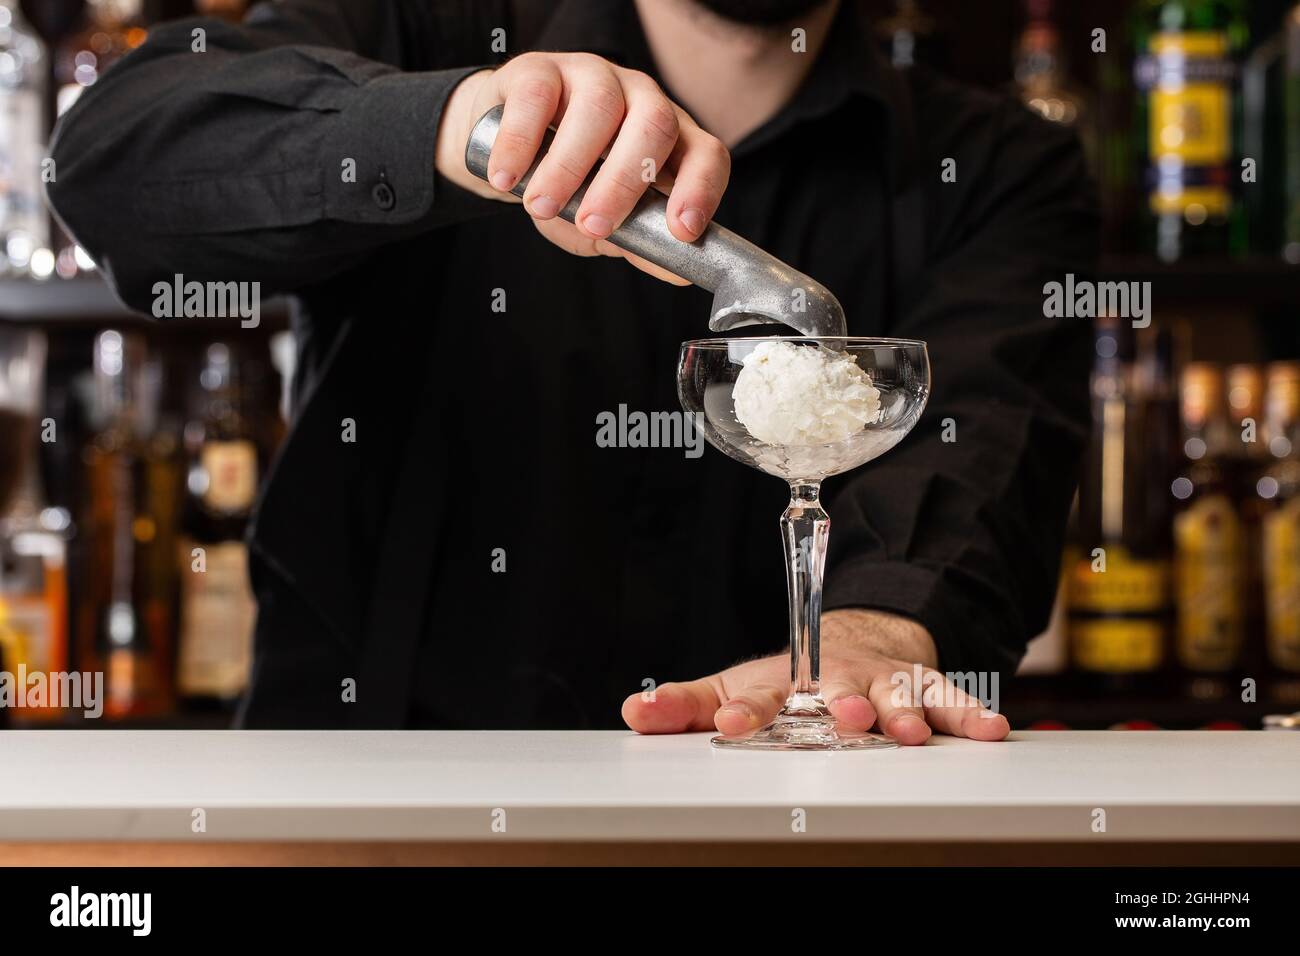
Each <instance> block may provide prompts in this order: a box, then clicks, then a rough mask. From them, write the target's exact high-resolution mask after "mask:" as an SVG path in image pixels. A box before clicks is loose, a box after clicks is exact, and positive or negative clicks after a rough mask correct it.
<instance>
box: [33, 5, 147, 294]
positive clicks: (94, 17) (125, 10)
mask: <svg viewBox="0 0 1300 956" xmlns="http://www.w3.org/2000/svg"><path fill="white" fill-rule="evenodd" d="M141 6H142V4H141V0H86V9H85V13H84V16H83V19H82V23H81V25H80V27H79V28H78V29H75V30H74V31H73V32H72V33H71V34H70V35H69V36H67V37H66V38H65V39H63V40H62V41H61V42H60V43H59V45H58V47H57V49H56V50H55V54H54V80H55V85H56V88H57V93H56V112H57V114H58V115H59V116H62V115H63V114H64V113H66V112H67V111H68V110H69V109H71V108H72V104H73V103H75V102H76V101H77V99H78V98H79V97H80V96H81V92H82V90H84V89H85V88H86V87H88V86H92V85H94V83H95V81H96V80H98V79H99V77H100V76H102V75H103V73H104V71H105V70H107V69H108V68H109V67H111V66H112V65H113V64H114V63H116V62H117V61H118V60H120V59H121V58H122V57H124V56H125V55H126V54H128V53H130V52H131V51H132V50H134V49H135V48H136V47H138V46H139V45H140V44H141V43H143V42H144V41H145V37H146V35H147V32H146V30H145V28H144V22H143V19H142V17H141ZM55 231H56V233H57V236H56V239H55V244H56V246H57V250H56V255H55V263H54V269H55V271H56V272H58V274H59V275H60V276H62V277H63V278H65V279H69V278H72V277H73V276H75V275H77V274H78V273H79V272H88V271H91V270H93V269H94V268H95V263H94V261H93V260H92V259H91V258H90V256H89V255H88V254H87V253H86V251H85V250H84V249H82V248H81V247H80V246H78V245H76V243H75V242H73V240H72V237H71V236H69V235H67V233H66V232H64V230H63V229H62V227H58V226H57V225H56V230H55Z"/></svg>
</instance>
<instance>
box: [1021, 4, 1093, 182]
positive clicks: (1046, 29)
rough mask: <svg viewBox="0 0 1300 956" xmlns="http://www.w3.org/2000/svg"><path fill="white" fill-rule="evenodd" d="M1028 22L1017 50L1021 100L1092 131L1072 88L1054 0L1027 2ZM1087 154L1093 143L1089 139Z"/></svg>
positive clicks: (1042, 112)
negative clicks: (1053, 8)
mask: <svg viewBox="0 0 1300 956" xmlns="http://www.w3.org/2000/svg"><path fill="white" fill-rule="evenodd" d="M1025 9H1026V13H1027V14H1028V22H1027V23H1026V24H1025V29H1024V31H1023V32H1021V34H1020V42H1019V43H1018V45H1017V50H1016V63H1015V75H1016V86H1017V87H1018V89H1019V92H1020V99H1021V101H1022V102H1023V103H1024V104H1025V105H1026V106H1028V107H1029V108H1030V109H1031V110H1033V111H1034V112H1035V113H1038V114H1039V115H1040V116H1042V117H1043V118H1044V119H1046V120H1050V121H1051V122H1053V123H1060V124H1062V125H1063V126H1075V127H1078V128H1079V130H1080V131H1081V132H1090V128H1089V126H1088V125H1087V119H1088V117H1087V112H1088V111H1087V109H1086V106H1085V103H1084V97H1083V96H1082V95H1081V94H1080V93H1078V92H1077V91H1076V90H1074V89H1072V88H1071V86H1070V83H1069V77H1068V74H1067V72H1066V63H1065V58H1064V55H1063V53H1062V50H1061V36H1060V32H1059V31H1058V30H1057V28H1056V24H1055V22H1053V20H1052V0H1027V2H1026V3H1025ZM1085 145H1087V146H1088V155H1089V158H1090V159H1091V158H1092V157H1093V152H1094V151H1093V148H1092V147H1093V145H1094V144H1093V143H1092V142H1091V137H1088V138H1087V142H1086V143H1085Z"/></svg>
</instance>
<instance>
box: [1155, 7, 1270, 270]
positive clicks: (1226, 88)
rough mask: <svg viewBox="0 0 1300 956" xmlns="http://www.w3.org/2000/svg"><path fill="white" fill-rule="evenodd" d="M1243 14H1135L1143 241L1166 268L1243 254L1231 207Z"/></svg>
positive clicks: (1185, 10) (1236, 208)
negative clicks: (1198, 258)
mask: <svg viewBox="0 0 1300 956" xmlns="http://www.w3.org/2000/svg"><path fill="white" fill-rule="evenodd" d="M1244 6H1245V4H1244V0H1144V2H1143V3H1142V4H1141V6H1140V8H1139V15H1138V18H1137V22H1136V26H1135V31H1134V46H1135V48H1136V49H1137V50H1138V53H1139V56H1138V60H1137V63H1136V66H1135V73H1136V80H1137V85H1138V87H1139V89H1140V91H1141V92H1140V96H1139V100H1138V109H1137V111H1136V116H1137V121H1138V129H1137V133H1138V142H1139V143H1141V144H1142V154H1143V163H1144V166H1145V168H1146V184H1145V193H1146V196H1147V209H1148V215H1147V217H1146V218H1147V222H1148V227H1147V230H1146V232H1147V241H1148V244H1149V247H1150V248H1151V250H1152V251H1153V252H1154V253H1155V255H1156V256H1157V257H1158V258H1160V259H1161V260H1163V261H1166V262H1172V261H1175V260H1178V259H1181V258H1183V257H1184V256H1187V255H1200V254H1228V253H1233V254H1237V253H1241V252H1244V251H1245V241H1246V233H1245V218H1244V215H1243V212H1242V209H1241V207H1240V203H1238V202H1237V201H1236V198H1235V197H1236V193H1237V192H1238V188H1237V184H1238V183H1239V182H1240V178H1241V174H1240V169H1239V167H1238V165H1237V162H1238V160H1237V153H1238V151H1239V143H1240V139H1241V97H1240V91H1239V87H1238V83H1237V61H1238V60H1239V59H1240V56H1241V53H1242V51H1243V49H1244V47H1245V44H1246V39H1247V34H1248V28H1247V25H1246V19H1245V16H1244Z"/></svg>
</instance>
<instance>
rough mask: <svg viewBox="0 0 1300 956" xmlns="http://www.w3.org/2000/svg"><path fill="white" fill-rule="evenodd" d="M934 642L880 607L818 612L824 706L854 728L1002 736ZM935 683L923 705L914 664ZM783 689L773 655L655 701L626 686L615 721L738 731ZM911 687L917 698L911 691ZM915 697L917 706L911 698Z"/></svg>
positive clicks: (785, 662) (783, 666) (782, 671)
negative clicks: (948, 670) (946, 666)
mask: <svg viewBox="0 0 1300 956" xmlns="http://www.w3.org/2000/svg"><path fill="white" fill-rule="evenodd" d="M936 661H937V655H936V653H935V648H934V641H933V640H932V639H931V637H930V635H929V633H928V632H927V631H926V630H925V628H923V627H921V626H920V625H919V624H916V623H914V622H912V621H909V620H907V619H905V618H901V617H898V616H896V615H893V614H886V613H884V612H881V611H864V610H841V611H830V612H828V613H826V614H823V615H822V642H821V689H822V696H823V697H824V698H825V699H826V701H827V703H828V705H829V706H830V709H831V713H832V714H834V715H835V717H836V719H837V720H839V721H840V722H841V723H843V724H845V725H847V726H848V727H850V728H852V729H854V730H868V729H870V728H871V727H872V726H873V725H876V726H877V727H878V728H879V730H880V731H881V732H882V733H886V734H888V735H889V736H891V737H894V738H895V739H897V740H898V742H899V743H902V744H923V743H925V742H926V740H928V739H929V737H930V733H931V729H932V728H933V730H937V731H939V732H940V733H943V734H952V735H953V736H956V737H970V738H971V739H973V740H1001V739H1002V738H1004V737H1005V736H1006V735H1007V733H1008V732H1009V731H1010V729H1011V728H1010V725H1009V724H1008V723H1007V719H1006V718H1005V717H1003V716H1002V715H1000V714H990V712H989V711H988V710H987V709H985V707H984V706H983V705H982V704H980V702H979V701H978V700H976V699H975V698H973V697H970V696H968V695H967V694H965V693H964V692H963V691H961V690H960V689H958V688H956V687H954V686H953V685H952V684H951V683H949V682H948V681H946V680H944V679H943V677H942V676H941V675H939V674H938V672H937V671H935V670H934V666H933V665H934V664H935V662H936ZM918 664H919V665H921V673H922V675H923V676H922V680H923V681H924V680H928V679H930V678H931V675H932V676H933V679H935V680H939V681H942V687H943V689H942V692H939V689H938V688H937V687H936V688H934V689H933V690H931V691H929V694H937V696H938V700H939V701H940V702H941V705H938V706H927V704H928V702H929V700H930V697H929V696H927V695H925V694H923V688H914V689H912V690H908V689H903V690H900V679H899V676H898V675H903V678H904V679H905V680H906V681H907V685H906V686H907V688H911V686H912V683H914V682H913V681H912V676H913V674H914V669H915V666H916V665H918ZM789 691H790V657H789V655H788V654H780V655H775V656H772V657H764V658H761V659H759V660H755V661H747V662H746V663H744V664H737V665H736V666H735V667H730V668H728V669H727V670H725V671H720V672H719V673H717V674H713V675H711V676H709V677H705V678H701V679H700V680H693V681H688V682H686V683H681V684H663V685H661V686H659V687H657V688H656V689H655V693H654V700H653V701H647V700H645V699H644V697H643V695H642V694H633V695H632V696H630V697H629V698H628V699H627V700H625V701H624V702H623V719H624V720H625V721H626V722H627V725H628V726H629V727H631V728H632V729H633V730H635V731H638V732H639V733H643V734H676V733H683V732H688V731H698V730H713V729H714V728H715V727H716V728H717V729H718V730H719V731H720V732H722V733H724V734H743V733H747V732H748V731H751V730H756V729H757V728H759V727H762V726H763V725H764V724H766V723H768V722H769V721H771V720H772V718H774V717H775V716H776V713H777V711H778V710H779V709H780V708H781V705H782V704H784V703H785V698H786V695H787V694H788V693H789ZM913 692H914V693H915V694H916V697H915V698H914V697H913ZM915 701H920V702H921V703H922V706H911V704H912V703H913V702H915Z"/></svg>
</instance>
